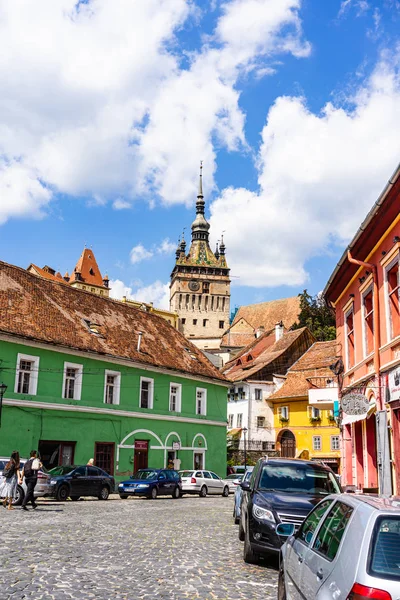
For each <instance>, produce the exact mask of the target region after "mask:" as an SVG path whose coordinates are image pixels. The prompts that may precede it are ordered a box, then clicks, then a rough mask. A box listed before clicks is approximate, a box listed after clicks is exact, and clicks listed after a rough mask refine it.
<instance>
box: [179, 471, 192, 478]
mask: <svg viewBox="0 0 400 600" xmlns="http://www.w3.org/2000/svg"><path fill="white" fill-rule="evenodd" d="M179 473H180V476H181V477H192V476H193V471H179Z"/></svg>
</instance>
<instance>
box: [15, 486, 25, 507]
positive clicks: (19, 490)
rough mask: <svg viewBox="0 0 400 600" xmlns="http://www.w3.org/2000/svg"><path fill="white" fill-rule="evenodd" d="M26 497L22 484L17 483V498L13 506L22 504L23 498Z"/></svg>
mask: <svg viewBox="0 0 400 600" xmlns="http://www.w3.org/2000/svg"><path fill="white" fill-rule="evenodd" d="M24 498H25V492H24V490H23V489H22V487H21V486H20V485H17V490H16V493H15V498H14V500H13V502H12V505H13V506H21V504H22V501H23V499H24Z"/></svg>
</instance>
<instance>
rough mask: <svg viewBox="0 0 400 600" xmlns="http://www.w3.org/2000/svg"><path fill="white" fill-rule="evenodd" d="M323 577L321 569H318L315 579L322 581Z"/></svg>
mask: <svg viewBox="0 0 400 600" xmlns="http://www.w3.org/2000/svg"><path fill="white" fill-rule="evenodd" d="M323 576H324V573H323V571H322V569H318V571H317V577H318V579H322V578H323Z"/></svg>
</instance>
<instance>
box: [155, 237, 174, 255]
mask: <svg viewBox="0 0 400 600" xmlns="http://www.w3.org/2000/svg"><path fill="white" fill-rule="evenodd" d="M176 246H177V244H174V243H173V242H171V241H170V240H169V238H165V239H164V240H163V241H162V242H161V244H160V245H159V246H158V248H157V253H158V254H172V253H173V252H175V250H176Z"/></svg>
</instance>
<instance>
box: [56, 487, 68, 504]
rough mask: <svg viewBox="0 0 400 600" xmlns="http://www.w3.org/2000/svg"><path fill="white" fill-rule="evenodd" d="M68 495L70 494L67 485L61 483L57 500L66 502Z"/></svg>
mask: <svg viewBox="0 0 400 600" xmlns="http://www.w3.org/2000/svg"><path fill="white" fill-rule="evenodd" d="M68 496H69V490H68V487H67V486H66V485H61V486H60V487H59V488H58V491H57V495H56V498H57V500H60V501H61V502H65V500H67V498H68Z"/></svg>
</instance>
